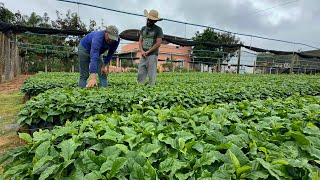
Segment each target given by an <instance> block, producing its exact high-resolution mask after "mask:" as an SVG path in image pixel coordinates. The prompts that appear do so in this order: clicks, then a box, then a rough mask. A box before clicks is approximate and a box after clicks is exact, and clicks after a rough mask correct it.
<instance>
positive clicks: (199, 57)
mask: <svg viewBox="0 0 320 180" xmlns="http://www.w3.org/2000/svg"><path fill="white" fill-rule="evenodd" d="M192 39H193V40H194V41H197V42H212V43H217V44H239V43H240V39H239V38H236V37H235V36H234V35H232V34H231V33H221V32H215V31H214V29H212V28H207V29H205V30H204V31H203V32H202V33H200V32H199V31H197V32H196V34H195V37H193V38H192ZM193 50H210V51H219V52H200V51H194V52H193V55H194V56H195V61H205V62H212V63H216V62H217V61H218V58H222V57H223V56H224V55H223V53H220V52H234V51H236V49H235V48H223V47H218V48H215V47H208V46H205V45H203V44H199V45H196V46H194V47H193Z"/></svg>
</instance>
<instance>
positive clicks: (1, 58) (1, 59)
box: [0, 32, 4, 83]
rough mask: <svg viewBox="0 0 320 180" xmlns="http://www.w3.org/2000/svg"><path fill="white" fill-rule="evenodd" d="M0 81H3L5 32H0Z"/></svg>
mask: <svg viewBox="0 0 320 180" xmlns="http://www.w3.org/2000/svg"><path fill="white" fill-rule="evenodd" d="M0 44H1V46H0V83H1V82H2V74H3V72H2V68H3V62H4V34H3V33H1V32H0Z"/></svg>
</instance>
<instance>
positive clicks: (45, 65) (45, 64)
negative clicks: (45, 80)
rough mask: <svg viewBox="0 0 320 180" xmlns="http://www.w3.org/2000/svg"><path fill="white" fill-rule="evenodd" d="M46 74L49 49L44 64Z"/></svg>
mask: <svg viewBox="0 0 320 180" xmlns="http://www.w3.org/2000/svg"><path fill="white" fill-rule="evenodd" d="M44 72H45V73H47V72H48V49H47V48H46V60H45V63H44Z"/></svg>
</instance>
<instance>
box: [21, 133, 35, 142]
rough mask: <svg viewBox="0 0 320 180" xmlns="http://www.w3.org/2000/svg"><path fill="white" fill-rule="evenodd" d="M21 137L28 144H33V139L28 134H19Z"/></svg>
mask: <svg viewBox="0 0 320 180" xmlns="http://www.w3.org/2000/svg"><path fill="white" fill-rule="evenodd" d="M19 137H20V138H21V139H23V140H25V141H27V142H28V143H31V142H32V137H31V136H30V135H29V134H27V133H19Z"/></svg>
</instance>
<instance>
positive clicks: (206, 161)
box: [193, 152, 217, 170]
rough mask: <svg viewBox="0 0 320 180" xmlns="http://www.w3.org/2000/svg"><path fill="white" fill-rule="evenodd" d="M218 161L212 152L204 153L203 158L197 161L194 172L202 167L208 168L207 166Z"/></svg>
mask: <svg viewBox="0 0 320 180" xmlns="http://www.w3.org/2000/svg"><path fill="white" fill-rule="evenodd" d="M216 160H217V158H216V156H215V155H214V153H212V152H210V153H204V154H202V156H201V157H200V159H197V160H196V163H195V165H194V167H193V169H194V170H196V169H197V168H199V167H202V166H206V165H211V164H212V163H214V162H215V161H216Z"/></svg>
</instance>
